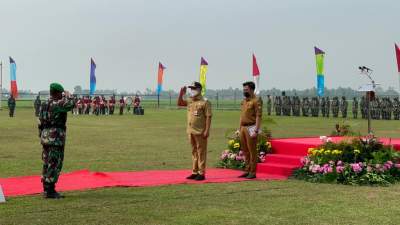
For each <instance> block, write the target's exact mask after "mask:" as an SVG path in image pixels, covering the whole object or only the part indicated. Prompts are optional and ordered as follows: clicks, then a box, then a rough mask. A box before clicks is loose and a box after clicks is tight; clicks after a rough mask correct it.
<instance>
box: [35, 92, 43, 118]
mask: <svg viewBox="0 0 400 225" xmlns="http://www.w3.org/2000/svg"><path fill="white" fill-rule="evenodd" d="M41 104H42V102H41V101H40V97H39V96H37V97H36V99H35V102H34V104H33V105H34V107H35V116H36V117H38V116H39V110H40V105H41Z"/></svg>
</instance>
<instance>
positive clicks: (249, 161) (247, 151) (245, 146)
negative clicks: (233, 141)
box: [240, 126, 258, 174]
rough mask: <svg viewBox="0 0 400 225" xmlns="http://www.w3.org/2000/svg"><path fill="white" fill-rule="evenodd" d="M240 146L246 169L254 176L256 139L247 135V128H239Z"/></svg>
mask: <svg viewBox="0 0 400 225" xmlns="http://www.w3.org/2000/svg"><path fill="white" fill-rule="evenodd" d="M240 146H241V149H242V151H243V154H244V156H245V163H246V168H245V171H246V172H248V173H252V174H256V169H257V157H258V156H257V137H255V138H252V137H250V135H249V131H248V130H247V127H245V126H243V127H242V128H240Z"/></svg>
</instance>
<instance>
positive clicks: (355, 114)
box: [352, 97, 358, 119]
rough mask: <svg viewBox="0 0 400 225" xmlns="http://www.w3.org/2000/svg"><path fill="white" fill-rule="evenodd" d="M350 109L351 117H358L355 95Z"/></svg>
mask: <svg viewBox="0 0 400 225" xmlns="http://www.w3.org/2000/svg"><path fill="white" fill-rule="evenodd" d="M352 111H353V118H354V119H357V117H358V100H357V98H356V97H354V98H353V103H352Z"/></svg>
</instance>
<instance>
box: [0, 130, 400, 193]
mask: <svg viewBox="0 0 400 225" xmlns="http://www.w3.org/2000/svg"><path fill="white" fill-rule="evenodd" d="M332 139H333V141H335V142H337V141H340V140H342V138H340V137H335V138H332ZM381 141H383V142H384V143H385V144H392V145H393V146H394V147H395V148H396V149H397V150H400V139H381ZM271 144H272V148H273V154H269V155H267V158H266V160H265V162H264V163H259V164H258V165H257V180H282V179H287V178H288V177H289V176H290V175H291V174H292V173H293V170H295V169H296V168H299V167H300V166H301V165H300V159H301V157H303V156H305V155H307V151H308V148H312V147H316V146H318V145H320V144H322V142H321V140H320V139H319V138H287V139H274V140H272V141H271ZM189 173H190V171H188V170H170V171H142V172H104V173H103V172H90V171H88V170H81V171H76V172H72V173H65V174H62V175H61V177H60V181H59V183H58V185H57V189H58V190H59V191H74V190H86V189H93V188H100V187H116V186H126V187H147V186H160V185H173V184H194V183H225V182H238V181H246V179H241V178H237V176H239V175H240V174H241V173H242V172H241V171H238V170H225V169H209V170H208V172H207V180H205V181H202V182H196V181H190V180H186V179H185V177H186V176H187V175H188V174H189ZM0 185H1V186H2V187H3V191H4V194H5V196H8V197H9V196H20V195H30V194H37V193H41V192H42V184H41V182H40V176H25V177H11V178H0Z"/></svg>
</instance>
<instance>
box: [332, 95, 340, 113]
mask: <svg viewBox="0 0 400 225" xmlns="http://www.w3.org/2000/svg"><path fill="white" fill-rule="evenodd" d="M332 115H333V117H335V118H337V117H338V116H339V98H338V97H333V100H332Z"/></svg>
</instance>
